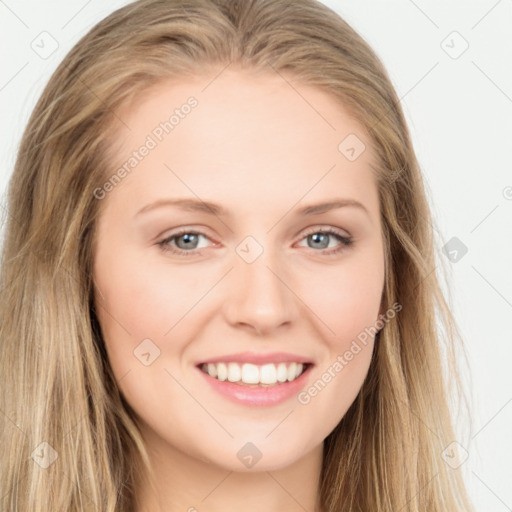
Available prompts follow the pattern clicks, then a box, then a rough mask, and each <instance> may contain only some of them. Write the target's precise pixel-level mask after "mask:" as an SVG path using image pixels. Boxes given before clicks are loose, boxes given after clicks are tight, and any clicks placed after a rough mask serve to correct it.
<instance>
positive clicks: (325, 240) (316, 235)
mask: <svg viewBox="0 0 512 512" xmlns="http://www.w3.org/2000/svg"><path fill="white" fill-rule="evenodd" d="M333 238H334V239H336V240H338V241H339V245H338V246H335V247H334V248H333V249H329V243H330V240H332V239H333ZM304 239H305V240H306V242H308V243H310V244H311V245H309V247H311V248H314V249H320V251H318V252H320V253H321V254H325V255H328V256H330V255H336V254H338V253H339V252H341V251H343V250H344V249H345V248H347V247H350V246H351V245H352V244H353V239H352V237H350V236H348V237H347V236H345V235H343V234H342V233H341V232H340V231H338V230H336V229H334V228H327V229H318V228H314V229H313V230H310V231H309V232H307V233H306V235H305V237H304V238H303V240H304ZM331 247H332V246H331ZM326 249H329V250H326Z"/></svg>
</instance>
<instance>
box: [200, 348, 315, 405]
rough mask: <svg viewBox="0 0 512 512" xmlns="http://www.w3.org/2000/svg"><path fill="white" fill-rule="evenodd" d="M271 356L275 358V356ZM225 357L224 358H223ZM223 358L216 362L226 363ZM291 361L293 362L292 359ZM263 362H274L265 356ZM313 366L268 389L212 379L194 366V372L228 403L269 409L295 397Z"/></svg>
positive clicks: (303, 385)
mask: <svg viewBox="0 0 512 512" xmlns="http://www.w3.org/2000/svg"><path fill="white" fill-rule="evenodd" d="M273 355H274V356H275V355H276V354H273ZM280 356H281V355H280ZM225 357H226V356H224V358H225ZM287 357H289V356H287ZM294 357H296V356H294ZM224 358H223V359H219V360H218V361H219V362H223V361H226V359H224ZM289 360H290V359H284V360H281V361H278V362H285V361H289ZM291 360H292V361H293V360H294V359H291ZM230 361H232V362H237V361H235V360H233V359H231V360H230ZM244 361H245V362H249V360H247V359H245V360H244ZM253 361H254V359H253ZM265 361H266V362H274V361H269V359H268V356H266V359H265ZM209 362H217V359H215V360H213V359H210V360H209ZM251 362H252V361H251ZM298 362H302V361H298ZM306 362H307V361H306ZM201 364H202V363H201ZM313 366H314V365H313V364H312V363H310V364H308V365H307V367H306V369H305V370H304V372H303V373H302V374H301V375H300V377H298V378H297V379H295V380H293V381H291V382H284V383H282V384H276V385H275V386H268V387H258V386H254V387H249V386H242V385H240V384H235V383H233V382H229V381H227V380H225V381H220V380H217V379H215V378H213V377H210V376H209V375H208V374H207V373H205V372H203V371H202V370H201V368H200V366H196V370H197V371H198V372H199V373H200V374H201V375H202V378H203V379H205V380H206V382H207V383H208V384H209V385H210V386H211V389H213V390H214V391H216V392H217V393H219V394H220V395H222V396H223V397H225V398H227V399H229V400H230V401H232V402H235V403H237V404H238V405H246V406H249V407H270V406H273V405H278V404H280V403H283V402H285V401H286V400H289V399H290V398H292V397H293V396H296V395H297V394H298V393H299V392H300V391H301V390H302V389H303V388H304V387H305V386H306V383H307V381H308V380H309V376H310V375H311V369H312V368H313Z"/></svg>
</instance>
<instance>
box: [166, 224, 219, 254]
mask: <svg viewBox="0 0 512 512" xmlns="http://www.w3.org/2000/svg"><path fill="white" fill-rule="evenodd" d="M200 237H203V238H206V239H208V240H209V237H207V236H206V235H205V234H203V233H199V232H198V231H190V230H188V229H183V230H181V231H178V232H177V233H173V234H172V235H171V236H168V237H167V238H165V239H164V240H162V241H161V242H158V243H157V245H158V246H159V247H160V249H162V251H165V252H171V253H173V254H178V255H180V256H194V254H196V252H197V250H198V249H202V248H203V247H198V243H199V239H200ZM173 241H176V242H175V245H172V244H171V242H173Z"/></svg>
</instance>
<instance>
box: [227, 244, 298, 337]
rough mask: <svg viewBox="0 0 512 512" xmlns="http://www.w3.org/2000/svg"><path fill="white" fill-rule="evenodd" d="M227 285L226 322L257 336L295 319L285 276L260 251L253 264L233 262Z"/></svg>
mask: <svg viewBox="0 0 512 512" xmlns="http://www.w3.org/2000/svg"><path fill="white" fill-rule="evenodd" d="M230 274H231V275H230V282H229V283H227V289H228V292H227V293H228V296H227V297H226V300H225V302H224V312H225V317H226V319H227V321H228V323H229V324H230V325H232V326H234V327H237V328H245V329H247V330H248V331H254V332H256V333H257V334H260V335H266V334H271V333H272V332H274V331H275V330H276V329H278V328H281V329H282V328H285V326H288V327H289V326H290V325H291V324H292V323H293V322H294V321H295V320H296V318H297V317H298V314H297V313H298V312H297V302H296V301H297V300H298V299H297V297H296V295H295V294H294V293H293V291H292V289H291V286H290V284H289V282H288V281H289V279H287V275H286V274H287V273H286V272H284V271H283V270H282V268H281V266H278V265H277V263H276V262H275V260H274V259H272V258H270V257H267V256H266V252H263V254H261V255H260V256H259V257H258V258H257V259H256V260H255V261H253V262H252V263H247V262H245V261H243V260H239V261H237V263H236V265H235V268H234V269H233V272H231V273H230Z"/></svg>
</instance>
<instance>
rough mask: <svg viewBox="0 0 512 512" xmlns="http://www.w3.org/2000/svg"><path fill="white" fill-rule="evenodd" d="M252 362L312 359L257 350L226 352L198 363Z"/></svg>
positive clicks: (266, 362)
mask: <svg viewBox="0 0 512 512" xmlns="http://www.w3.org/2000/svg"><path fill="white" fill-rule="evenodd" d="M229 362H233V363H252V364H257V365H262V364H268V363H287V362H295V363H312V361H311V359H309V358H307V357H303V356H299V355H298V354H291V353H289V352H272V353H268V354H257V353H255V352H238V353H236V354H225V355H223V356H219V357H211V358H209V359H204V360H203V361H201V362H200V363H198V365H201V364H208V363H229Z"/></svg>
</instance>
